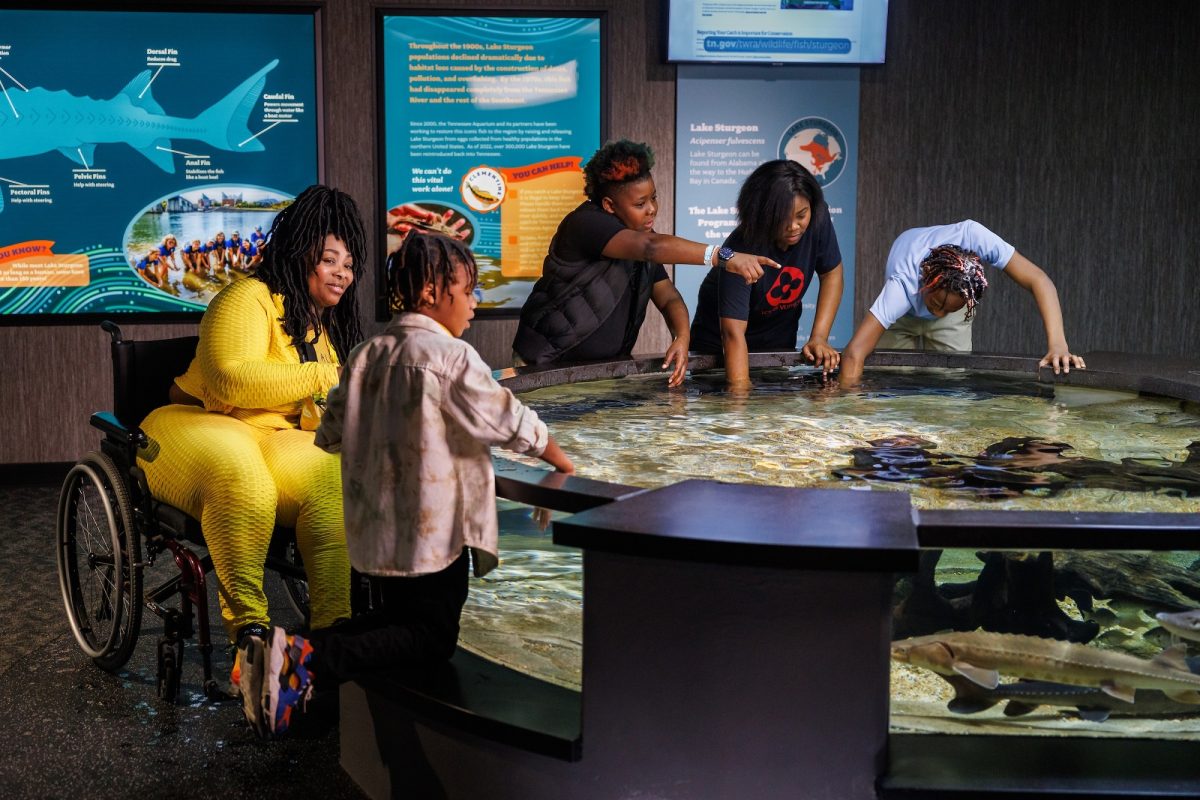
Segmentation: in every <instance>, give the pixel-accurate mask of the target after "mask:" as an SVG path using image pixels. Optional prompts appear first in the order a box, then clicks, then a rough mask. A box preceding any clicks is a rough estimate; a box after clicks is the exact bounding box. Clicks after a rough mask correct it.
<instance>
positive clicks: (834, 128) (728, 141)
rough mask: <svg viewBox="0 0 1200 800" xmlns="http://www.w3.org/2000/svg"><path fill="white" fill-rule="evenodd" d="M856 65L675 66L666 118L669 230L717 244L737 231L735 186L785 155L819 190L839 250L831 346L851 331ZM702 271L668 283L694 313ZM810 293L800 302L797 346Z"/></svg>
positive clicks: (684, 270)
mask: <svg viewBox="0 0 1200 800" xmlns="http://www.w3.org/2000/svg"><path fill="white" fill-rule="evenodd" d="M858 73H859V70H858V68H857V67H726V66H720V67H716V66H680V67H679V79H678V94H677V101H676V102H677V108H676V116H675V124H676V128H675V164H676V170H675V233H676V235H677V236H682V237H683V238H685V239H693V240H695V241H699V242H706V243H711V244H717V245H720V244H721V243H722V242H724V241H725V237H727V236H728V235H729V234H730V233H732V232H733V229H734V228H735V227H737V208H736V201H737V194H738V190H739V189H741V186H742V181H743V180H745V178H746V176H747V175H749V174H750V173H751V172H753V171H754V168H755V167H757V166H758V165H759V164H761V163H763V162H764V161H771V160H773V159H778V158H789V159H792V160H793V161H797V162H799V163H800V164H802V165H803V166H804V167H805V168H806V169H808V171H809V172H811V173H812V174H813V175H814V176H815V177H816V179H817V182H818V183H819V184H820V185H821V189H822V191H823V192H824V193H825V201H826V203H827V204H828V205H829V213H830V217H831V218H832V219H833V227H834V230H835V231H836V232H837V237H838V244H839V246H840V247H841V251H842V265H843V270H844V273H845V288H844V290H843V292H842V302H841V305H840V306H839V308H838V313H837V319H836V320H835V322H834V324H833V329H832V331H831V332H830V337H829V341H830V344H832V345H834V346H835V347H842V346H843V345H845V344H846V343H847V342H848V341H850V335H851V334H852V333H853V325H854V320H853V310H854V237H855V212H856V206H857V186H858V164H857V158H858V92H859V82H858ZM705 274H706V272H705V270H704V269H702V268H701V269H698V268H693V267H681V268H679V269H677V270H676V271H675V284H676V286H677V287H678V288H679V292H680V294H682V295H683V298H684V300H685V301H686V302H687V304H688V308H689V309H695V307H696V298H697V295H698V293H699V289H700V282H701V281H702V280H703V279H704V275H705ZM816 302H817V289H816V288H813V289H810V290H809V291H808V292H807V294H805V296H804V316H803V317H802V319H801V321H800V331H799V337H800V341H801V342H803V341H806V340H807V339H808V334H809V331H810V329H811V326H812V319H813V314H814V313H815V309H816Z"/></svg>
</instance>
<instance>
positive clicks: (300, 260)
mask: <svg viewBox="0 0 1200 800" xmlns="http://www.w3.org/2000/svg"><path fill="white" fill-rule="evenodd" d="M330 234H332V235H333V236H336V237H337V238H338V239H340V240H341V241H342V243H343V244H344V245H345V246H346V250H347V251H349V253H350V257H351V259H352V267H351V270H352V272H353V273H354V280H352V281H351V282H350V285H349V286H347V287H346V291H345V292H344V293H343V295H342V299H341V301H340V302H339V303H338V304H337V305H334V306H332V307H330V308H326V309H324V310H319V309H317V308H316V307H315V306H314V304H313V302H312V299H311V298H310V297H309V293H308V276H309V274H310V273H311V272H312V271H313V270H314V269H316V265H317V264H318V263H319V262H320V260H321V254H322V253H323V252H324V249H325V237H326V236H328V235H330ZM366 242H367V238H366V234H365V233H364V231H363V223H362V216H361V215H360V214H359V212H358V205H357V204H356V203H355V202H354V200H353V199H352V198H351V197H350V195H348V194H346V193H344V192H339V191H338V190H337V189H330V188H329V187H328V186H321V185H319V184H318V185H314V186H310V187H308V188H307V189H305V190H304V191H303V192H301V193H300V195H299V196H298V197H297V198H296V199H295V200H294V201H293V202H292V203H291V205H289V206H288V207H287V208H285V209H283V210H282V211H280V212H279V214H278V215H277V216H276V217H275V221H274V222H273V223H272V224H271V230H270V231H268V232H267V238H266V241H265V243H264V244H263V245H262V261H260V262H259V264H258V266H257V267H256V268H255V271H254V276H253V277H255V278H257V279H258V280H260V281H262V282H263V283H265V284H266V285H267V288H268V289H270V290H271V292H272V293H273V294H280V295H283V317H282V318H281V319H280V320H279V321H280V322H281V323H283V330H284V331H285V332H286V333H287V334H288V335H289V336H291V337H292V342H293V343H294V344H296V345H301V344H303V343H304V341H305V339H306V338H307V335H308V331H309V330H313V331H316V334H317V337H320V335H321V333H322V332H325V333H328V334H329V340H330V342H331V343H332V344H333V348H334V350H336V351H337V354H338V358H340V359H341V360H342V361H345V359H346V356H347V355H349V354H350V350H351V349H352V348H353V347H354V346H355V345H356V344H358V343H359V342H361V341H362V338H363V333H362V325H361V323H360V322H359V319H358V299H357V292H356V287H357V286H358V282H359V279H360V278H361V277H362V273H363V267H364V265H365V264H366V259H367V246H366ZM314 341H315V340H314Z"/></svg>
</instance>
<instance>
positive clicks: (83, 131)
mask: <svg viewBox="0 0 1200 800" xmlns="http://www.w3.org/2000/svg"><path fill="white" fill-rule="evenodd" d="M278 64H279V59H275V60H274V61H272V62H271V63H269V64H267V65H266V66H265V67H263V68H262V69H260V70H259V71H258V72H256V73H254V74H253V75H251V76H250V77H249V78H247V79H246V80H244V81H242V82H241V83H240V84H238V86H237V87H236V88H235V89H233V91H231V92H229V94H227V95H225V97H223V98H222V99H220V100H218V101H217V102H216V103H214V104H213V105H212V106H210V107H209V108H207V109H206V110H204V111H202V112H201V113H200V114H199V115H198V116H196V117H192V118H190V119H189V118H186V117H172V116H169V115H168V114H167V113H166V112H164V111H163V109H162V106H160V105H159V104H158V102H157V101H155V99H154V95H153V94H151V92H150V89H149V84H150V77H151V73H150V70H148V69H147V70H143V71H142V72H140V73H138V75H137V76H136V77H135V78H134V79H133V80H131V81H130V82H129V83H128V84H126V85H125V88H123V89H121V91H119V92H117V94H116V96H114V97H113V98H112V99H110V100H96V99H94V98H91V97H76V96H75V95H73V94H71V93H70V92H67V91H62V90H59V91H51V90H49V89H44V88H41V87H37V86H35V87H31V88H29V89H27V90H26V91H23V92H19V91H10V92H9V93H8V96H9V98H10V99H11V101H12V104H13V108H9V107H8V106H7V104H0V159H7V158H24V157H27V156H36V155H41V154H42V153H48V152H50V151H52V150H57V151H58V152H60V153H62V154H63V155H64V156H66V157H67V158H69V159H70V160H71V161H73V162H75V163H76V164H78V165H80V166H81V167H85V168H91V167H92V166H94V165H95V160H94V159H93V154H94V153H95V150H96V145H98V144H127V145H129V146H130V147H132V148H133V149H134V150H137V151H138V152H139V153H141V154H142V155H144V156H145V157H146V158H148V159H150V161H151V162H152V163H153V164H154V165H155V166H156V167H158V168H159V169H161V170H163V171H164V172H170V173H174V172H175V160H174V156H173V154H172V153H170V152H169V150H170V149H171V148H172V141H173V140H175V139H192V140H195V141H200V142H204V143H205V144H208V145H211V146H213V147H216V148H218V149H221V150H232V151H236V152H239V153H249V152H257V151H260V150H265V149H266V148H265V147H264V146H263V143H262V142H261V141H259V140H258V139H253V138H251V137H252V136H253V134H251V133H250V129H249V128H248V127H247V124H248V122H249V119H250V114H251V112H252V111H253V110H254V106H255V104H257V102H258V98H259V95H261V94H262V90H263V86H265V85H266V80H267V77H266V76H267V73H268V72H270V71H271V70H273V69H275V67H276V65H278ZM13 109H15V113H14V110H13Z"/></svg>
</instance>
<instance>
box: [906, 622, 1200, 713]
mask: <svg viewBox="0 0 1200 800" xmlns="http://www.w3.org/2000/svg"><path fill="white" fill-rule="evenodd" d="M1184 653H1185V651H1184V648H1183V647H1182V646H1177V647H1172V648H1169V649H1167V650H1164V651H1162V652H1161V653H1159V654H1158V655H1157V656H1155V657H1154V658H1152V659H1150V660H1146V659H1143V658H1138V657H1137V656H1131V655H1128V654H1126V653H1114V652H1111V651H1108V650H1100V649H1099V648H1096V647H1088V646H1087V645H1083V644H1075V643H1073V642H1063V641H1059V640H1058V639H1043V638H1040V637H1037V636H1025V635H1021V634H1012V633H988V632H985V631H973V632H957V633H939V634H933V635H931V636H918V637H915V638H912V639H904V640H901V641H898V642H893V643H892V658H893V659H895V660H896V661H900V662H902V663H907V664H912V665H913V666H916V667H924V668H925V669H930V670H933V671H934V672H936V673H938V674H939V675H961V676H963V677H964V678H966V679H967V680H969V681H972V682H973V683H976V684H978V685H979V686H982V687H984V688H985V689H995V688H996V687H997V686H999V685H1000V675H1001V674H1004V675H1011V676H1014V677H1017V678H1028V679H1031V680H1041V681H1053V682H1054V683H1069V684H1071V685H1073V686H1095V687H1098V688H1099V689H1100V691H1102V692H1104V693H1105V694H1107V695H1109V696H1110V697H1115V698H1116V699H1118V700H1123V701H1125V702H1126V703H1132V702H1133V701H1134V693H1135V691H1136V690H1138V689H1157V690H1159V691H1161V692H1162V693H1163V694H1165V695H1166V696H1167V697H1169V698H1171V699H1172V700H1175V701H1178V702H1180V703H1189V704H1196V705H1200V675H1196V674H1193V673H1192V672H1191V671H1190V670H1189V669H1188V664H1187V661H1186V660H1185V658H1184Z"/></svg>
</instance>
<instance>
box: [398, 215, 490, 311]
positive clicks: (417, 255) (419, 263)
mask: <svg viewBox="0 0 1200 800" xmlns="http://www.w3.org/2000/svg"><path fill="white" fill-rule="evenodd" d="M459 267H462V268H463V269H464V270H466V273H467V285H468V286H474V285H475V282H476V281H477V280H478V279H479V269H478V267H476V265H475V256H474V254H472V253H471V251H470V250H469V249H468V248H467V246H466V245H465V244H463V243H462V242H460V241H458V240H457V239H451V238H450V237H448V236H442V235H441V234H439V233H417V232H416V231H413V232H411V233H409V234H408V236H406V237H405V238H404V243H403V244H402V245H400V249H399V250H397V251H396V252H394V253H392V254H391V255H390V256H388V260H387V279H388V307H389V308H390V309H391V310H392V313H398V312H401V311H416V310H417V309H418V308H420V307H421V295H422V293H423V292H424V291H425V287H426V286H428V285H429V284H433V286H434V296H435V297H436V296H437V295H440V294H441V293H443V292H448V291H450V286H451V284H453V283H454V275H455V273H456V272H457V271H458V268H459Z"/></svg>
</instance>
